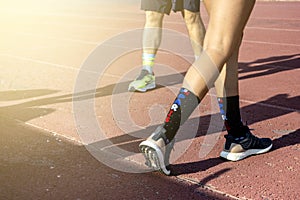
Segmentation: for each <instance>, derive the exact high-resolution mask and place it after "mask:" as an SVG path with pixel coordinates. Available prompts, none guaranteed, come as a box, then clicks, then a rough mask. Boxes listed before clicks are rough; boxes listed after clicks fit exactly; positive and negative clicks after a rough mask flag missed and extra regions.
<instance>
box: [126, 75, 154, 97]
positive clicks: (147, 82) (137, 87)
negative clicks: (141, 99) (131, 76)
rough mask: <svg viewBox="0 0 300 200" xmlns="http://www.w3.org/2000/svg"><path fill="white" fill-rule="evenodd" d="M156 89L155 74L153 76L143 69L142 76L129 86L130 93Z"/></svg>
mask: <svg viewBox="0 0 300 200" xmlns="http://www.w3.org/2000/svg"><path fill="white" fill-rule="evenodd" d="M155 87H156V85H155V76H154V74H151V73H149V72H148V71H147V70H144V69H143V70H142V71H141V73H140V75H139V76H138V77H137V78H136V79H135V80H134V81H132V82H131V83H130V84H129V86H128V91H130V92H134V91H139V92H146V91H147V90H151V89H154V88H155Z"/></svg>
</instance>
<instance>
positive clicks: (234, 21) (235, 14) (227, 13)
mask: <svg viewBox="0 0 300 200" xmlns="http://www.w3.org/2000/svg"><path fill="white" fill-rule="evenodd" d="M205 1H206V2H207V3H206V4H207V5H209V6H207V7H208V9H209V10H208V12H209V13H210V19H209V24H208V28H207V32H206V35H205V39H204V45H203V47H204V50H205V49H213V51H217V53H218V54H221V57H222V58H223V59H221V60H218V59H214V58H212V59H213V60H214V61H216V63H215V64H216V65H221V64H222V63H223V64H224V63H225V62H226V59H228V58H229V57H230V56H231V54H232V52H233V50H234V49H235V48H236V46H237V45H238V43H239V41H240V38H241V37H242V34H243V29H244V27H245V25H246V23H247V21H248V19H249V16H250V13H251V11H252V9H253V6H254V4H255V0H230V1H227V0H205ZM212 56H213V55H212Z"/></svg>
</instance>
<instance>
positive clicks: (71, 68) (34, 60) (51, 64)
mask: <svg viewBox="0 0 300 200" xmlns="http://www.w3.org/2000/svg"><path fill="white" fill-rule="evenodd" d="M0 56H7V57H10V58H14V59H20V60H25V61H29V62H35V63H38V64H46V65H50V66H55V67H59V68H64V69H68V70H75V71H79V70H80V69H79V68H75V67H70V66H66V65H60V64H54V63H50V62H45V61H41V60H36V59H31V58H25V57H21V56H12V55H8V54H0ZM291 69H292V68H291ZM86 72H89V73H97V72H94V71H86ZM241 101H242V102H246V103H249V104H250V103H251V104H254V103H256V104H258V105H261V106H266V107H270V108H276V109H281V110H286V111H291V112H299V113H300V110H297V109H293V108H288V107H283V106H276V105H271V104H266V103H257V102H254V101H249V100H244V99H241Z"/></svg>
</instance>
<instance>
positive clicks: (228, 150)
mask: <svg viewBox="0 0 300 200" xmlns="http://www.w3.org/2000/svg"><path fill="white" fill-rule="evenodd" d="M242 128H243V129H244V130H246V135H245V136H244V137H240V138H235V137H233V136H232V135H225V138H226V142H225V147H224V150H223V151H222V152H221V154H220V156H221V157H223V158H225V159H227V160H231V161H238V160H242V159H244V158H246V157H248V156H251V155H257V154H262V153H266V152H268V151H269V150H270V149H271V148H272V140H271V139H269V138H258V137H256V136H254V135H253V134H252V133H251V132H250V130H249V128H248V127H247V126H243V127H242Z"/></svg>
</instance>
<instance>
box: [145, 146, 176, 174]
mask: <svg viewBox="0 0 300 200" xmlns="http://www.w3.org/2000/svg"><path fill="white" fill-rule="evenodd" d="M139 148H140V151H141V152H142V154H143V155H144V157H145V159H146V162H145V164H146V165H147V166H148V167H150V168H152V169H154V170H159V171H161V172H162V173H164V174H165V175H170V174H171V171H170V170H168V169H167V168H166V166H165V161H164V155H163V153H162V151H161V150H160V148H159V147H158V146H157V145H156V144H155V143H153V142H151V141H148V140H145V141H143V142H142V143H141V144H140V145H139Z"/></svg>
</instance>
